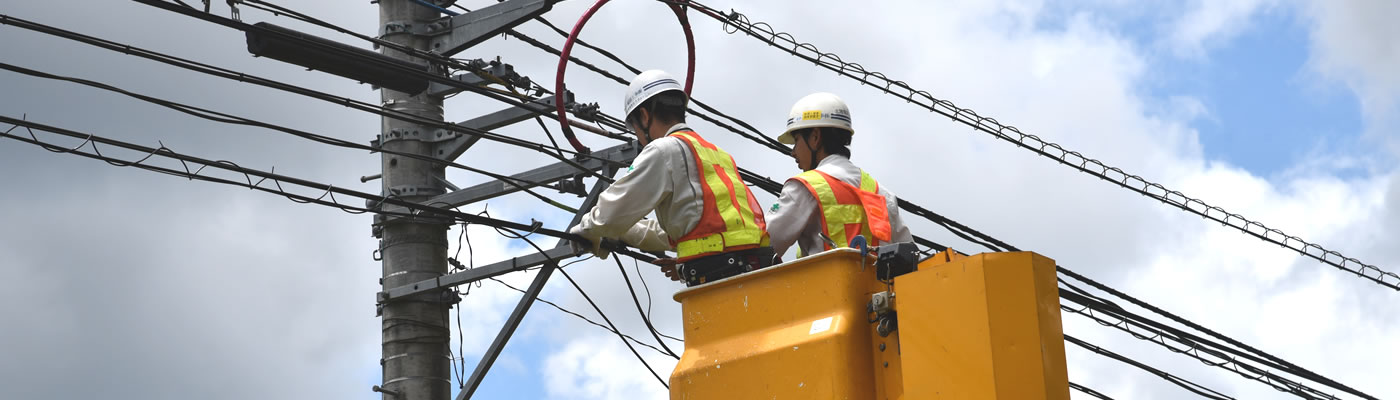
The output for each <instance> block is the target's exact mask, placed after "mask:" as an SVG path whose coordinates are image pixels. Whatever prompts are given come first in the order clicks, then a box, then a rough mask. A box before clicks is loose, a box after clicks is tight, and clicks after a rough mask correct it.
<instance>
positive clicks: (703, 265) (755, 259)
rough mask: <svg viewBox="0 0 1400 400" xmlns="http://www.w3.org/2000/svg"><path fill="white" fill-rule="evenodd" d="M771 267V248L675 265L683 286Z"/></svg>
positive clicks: (761, 248)
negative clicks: (683, 282)
mask: <svg viewBox="0 0 1400 400" xmlns="http://www.w3.org/2000/svg"><path fill="white" fill-rule="evenodd" d="M771 265H773V248H772V247H759V248H754V249H747V250H739V251H733V252H728V253H723V254H717V255H713V256H708V257H701V258H697V259H695V260H691V261H688V262H685V263H682V264H677V265H676V270H677V271H678V272H680V275H681V279H684V280H685V285H686V286H687V287H689V286H696V285H701V284H704V283H706V282H714V281H717V280H720V279H724V278H728V277H731V276H734V275H739V274H742V273H745V272H749V271H753V270H756V269H760V268H767V267H768V266H771Z"/></svg>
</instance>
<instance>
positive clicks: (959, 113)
mask: <svg viewBox="0 0 1400 400" xmlns="http://www.w3.org/2000/svg"><path fill="white" fill-rule="evenodd" d="M686 3H688V4H690V5H691V6H692V8H693V9H695V10H697V11H699V12H700V13H701V14H704V15H706V16H709V17H710V18H713V19H715V20H716V21H719V22H720V23H721V24H723V27H724V28H723V29H725V31H726V32H727V33H735V32H740V31H742V32H744V33H745V34H747V35H748V36H752V37H753V38H755V39H758V40H759V41H762V42H763V43H765V44H767V45H769V46H772V47H774V48H777V49H780V50H783V51H784V52H786V53H788V54H790V55H792V56H794V57H797V58H800V59H802V60H806V61H809V62H812V63H813V64H815V65H817V66H819V67H822V68H826V69H828V70H830V71H833V72H836V73H837V74H838V75H841V76H845V77H848V78H851V79H854V80H856V81H858V82H860V83H861V84H862V85H868V86H870V87H873V88H875V89H876V90H879V91H881V92H884V93H885V94H889V95H892V96H895V97H897V98H900V99H903V100H905V101H907V102H909V103H912V104H915V105H918V106H920V107H922V108H924V109H927V110H929V111H931V112H934V113H937V114H939V115H942V116H944V117H948V118H950V119H952V120H954V121H956V122H958V123H962V124H964V125H967V126H969V127H971V128H973V129H974V130H978V131H981V132H984V133H987V134H989V135H992V136H994V137H996V138H998V139H1001V140H1005V141H1007V142H1010V143H1012V144H1014V145H1016V146H1019V147H1021V148H1024V149H1026V150H1030V151H1031V152H1034V153H1036V154H1038V155H1041V156H1043V157H1046V158H1050V159H1052V160H1055V161H1056V162H1058V163H1060V164H1063V165H1065V166H1068V167H1070V168H1074V169H1076V170H1079V171H1080V172H1084V173H1086V174H1089V175H1091V176H1094V177H1096V178H1100V179H1103V180H1105V181H1108V182H1112V183H1114V184H1115V185H1118V186H1119V187H1121V188H1124V189H1128V190H1130V191H1133V192H1136V193H1139V194H1142V195H1143V196H1146V197H1150V198H1152V199H1154V200H1157V201H1159V202H1161V203H1163V204H1166V205H1169V206H1172V207H1174V208H1177V209H1180V210H1182V211H1185V212H1188V213H1192V214H1195V215H1198V216H1201V217H1203V218H1206V219H1210V220H1213V221H1216V222H1220V223H1222V224H1225V225H1229V226H1231V227H1233V228H1235V229H1237V230H1239V231H1240V232H1242V233H1245V234H1247V235H1250V236H1254V237H1255V238H1258V239H1260V240H1263V241H1266V242H1270V243H1273V244H1277V245H1280V246H1283V247H1287V248H1289V249H1291V250H1293V251H1295V252H1297V253H1298V254H1300V255H1303V256H1306V257H1309V258H1312V259H1315V260H1317V261H1320V262H1322V263H1324V264H1327V265H1331V266H1333V267H1336V268H1337V269H1340V270H1342V271H1347V272H1350V273H1352V274H1354V275H1356V276H1358V277H1361V278H1363V279H1367V280H1370V281H1372V282H1374V283H1376V284H1379V285H1381V286H1384V287H1388V288H1391V289H1394V290H1396V291H1400V274H1396V273H1394V272H1389V271H1385V270H1382V269H1380V268H1378V267H1376V266H1374V265H1371V264H1366V263H1364V262H1361V260H1357V259H1356V258H1353V257H1347V256H1345V255H1342V254H1341V253H1338V252H1336V251H1333V250H1327V249H1326V248H1323V247H1322V246H1320V245H1317V244H1314V243H1310V242H1308V241H1305V240H1303V239H1302V238H1299V237H1297V236H1290V235H1288V234H1285V233H1283V231H1280V230H1278V229H1274V228H1269V227H1267V226H1264V225H1263V224H1261V223H1258V222H1255V221H1252V220H1249V219H1246V218H1244V217H1243V216H1241V215H1239V214H1234V213H1230V212H1228V211H1225V210H1224V209H1222V208H1220V207H1216V206H1211V205H1208V204H1206V203H1205V202H1203V201H1201V200H1199V199H1196V198H1192V197H1188V196H1186V195H1185V194H1184V193H1181V192H1180V191H1175V190H1170V189H1167V188H1166V187H1165V186H1163V185H1161V184H1159V183H1155V182H1151V181H1148V180H1147V179H1145V178H1142V177H1140V176H1137V175H1132V174H1128V173H1127V172H1125V171H1123V170H1122V169H1120V168H1117V167H1111V166H1108V165H1107V164H1104V163H1103V162H1102V161H1099V160H1096V159H1092V158H1089V157H1086V156H1084V155H1083V154H1080V153H1079V152H1075V151H1070V150H1066V149H1065V148H1064V147H1063V146H1061V145H1059V144H1057V143H1052V142H1047V141H1045V140H1043V139H1041V138H1040V137H1038V136H1035V135H1030V134H1026V133H1022V132H1021V131H1020V130H1019V129H1017V128H1016V127H1014V126H1009V125H1005V124H1002V123H1001V122H998V121H997V120H996V119H993V118H990V117H983V116H980V115H978V114H977V112H975V111H973V110H970V109H965V108H959V107H958V106H956V105H954V104H953V103H952V102H950V101H948V100H941V99H938V98H935V97H933V95H931V94H929V93H928V92H926V91H922V90H916V89H914V88H913V87H911V86H910V85H909V84H908V83H905V82H903V81H897V80H892V79H890V78H888V77H887V76H885V74H883V73H880V72H876V71H869V70H867V69H866V68H865V67H864V66H861V65H860V64H856V63H851V62H846V61H843V60H842V59H841V57H840V56H837V55H836V54H833V53H823V52H821V51H820V50H818V49H817V47H816V46H815V45H812V44H810V43H798V42H797V40H796V39H795V38H794V36H793V35H791V34H789V33H786V32H777V31H776V30H774V29H773V26H772V25H769V24H767V23H763V22H757V23H754V22H750V21H749V19H748V17H747V16H745V15H743V14H741V13H739V12H736V11H732V10H731V11H730V13H729V14H728V15H724V13H722V12H720V11H719V10H716V9H714V8H712V7H709V6H706V5H704V4H700V3H697V2H693V1H687V2H686ZM731 27H732V28H733V29H734V30H733V31H729V29H730V28H731ZM808 52H810V53H811V54H806V53H808ZM896 90H899V91H900V93H897V92H896ZM1348 265H1355V266H1357V267H1348ZM1352 268H1355V269H1352Z"/></svg>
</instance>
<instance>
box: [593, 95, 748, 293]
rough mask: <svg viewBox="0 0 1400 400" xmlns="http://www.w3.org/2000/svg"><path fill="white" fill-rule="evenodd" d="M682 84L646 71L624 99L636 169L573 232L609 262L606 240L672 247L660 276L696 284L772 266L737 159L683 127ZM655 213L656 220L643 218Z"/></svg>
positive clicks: (600, 199)
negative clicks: (603, 244) (603, 246)
mask: <svg viewBox="0 0 1400 400" xmlns="http://www.w3.org/2000/svg"><path fill="white" fill-rule="evenodd" d="M687 101H688V99H687V97H686V94H685V91H684V90H683V89H682V88H681V85H680V83H679V82H677V81H676V79H675V78H672V77H671V75H669V74H667V73H665V72H662V71H659V70H651V71H645V72H642V73H641V74H639V75H637V77H636V78H635V79H633V80H632V84H631V85H629V86H628V88H627V93H626V95H625V96H624V98H623V107H624V110H623V111H624V114H625V115H626V116H627V124H628V126H629V127H630V128H631V129H632V131H633V132H634V133H635V134H636V135H637V140H638V141H640V142H641V144H642V146H643V147H642V151H641V153H639V154H638V155H637V158H636V160H634V161H633V162H632V167H631V168H629V170H628V172H627V173H626V174H625V175H623V176H622V177H621V178H618V179H617V181H616V182H613V184H612V185H611V186H609V187H608V189H607V190H605V191H603V193H601V194H599V196H598V203H597V205H596V206H594V207H593V209H592V210H589V211H588V213H587V214H584V216H583V218H582V219H581V220H580V221H579V223H578V225H577V226H575V227H574V228H572V229H570V230H569V232H570V233H575V234H578V235H580V236H583V237H584V238H587V239H588V240H589V241H590V242H592V246H593V252H594V254H596V255H598V256H599V257H603V258H606V257H607V251H606V250H604V249H601V248H600V247H599V242H600V239H602V238H617V239H621V240H622V241H623V242H625V243H627V244H629V245H631V246H634V247H637V248H639V249H641V250H643V251H665V250H674V251H675V252H676V258H675V259H674V260H669V259H668V260H666V261H665V262H666V263H667V265H664V266H663V267H662V270H663V272H665V273H666V275H667V276H668V277H671V279H674V280H684V281H685V282H686V284H687V285H689V286H695V285H698V284H702V283H705V282H709V281H714V280H716V279H721V278H725V277H728V276H732V275H737V274H740V273H743V272H747V271H750V270H754V269H759V268H763V267H767V266H769V265H770V264H771V263H772V258H773V249H772V247H770V246H769V244H768V229H767V226H766V224H765V223H764V219H763V208H762V207H761V206H759V205H758V200H757V199H756V198H755V197H754V195H753V192H750V191H749V189H748V186H746V185H744V181H743V180H741V179H740V178H739V172H738V167H737V166H735V165H734V158H733V157H730V156H729V154H728V153H725V152H724V150H720V148H719V147H717V146H715V145H714V144H711V143H710V142H707V141H705V139H704V138H702V137H700V134H698V133H695V131H693V130H691V129H690V128H689V127H687V126H686V124H685V110H686V103H687ZM653 210H655V211H656V219H650V220H643V219H642V217H645V216H646V215H647V214H649V213H651V212H652V211H653Z"/></svg>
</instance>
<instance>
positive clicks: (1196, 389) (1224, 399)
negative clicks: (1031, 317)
mask: <svg viewBox="0 0 1400 400" xmlns="http://www.w3.org/2000/svg"><path fill="white" fill-rule="evenodd" d="M1065 341H1066V342H1070V343H1073V344H1074V345H1076V346H1079V347H1083V348H1084V349H1085V350H1089V351H1092V352H1094V353H1097V354H1099V355H1101V356H1104V357H1108V358H1111V359H1114V360H1118V361H1119V362H1122V363H1124V364H1128V365H1131V366H1134V367H1137V368H1138V369H1141V370H1143V371H1147V373H1150V374H1152V375H1156V376H1157V377H1158V378H1162V379H1163V380H1165V381H1167V382H1171V383H1172V384H1174V385H1177V386H1180V387H1181V388H1183V389H1186V390H1189V391H1191V393H1195V394H1196V395H1198V396H1201V397H1205V398H1208V399H1215V400H1234V397H1230V396H1227V395H1224V394H1221V393H1220V392H1217V391H1214V390H1211V389H1210V388H1208V387H1205V386H1201V385H1200V384H1197V383H1195V382H1191V381H1189V380H1186V379H1185V378H1181V377H1178V376H1176V375H1172V374H1170V373H1167V372H1165V371H1162V370H1160V369H1157V368H1153V367H1152V366H1150V365H1147V364H1143V363H1142V362H1140V361H1137V360H1134V359H1132V358H1129V357H1127V356H1124V355H1121V354H1118V353H1114V352H1112V351H1109V350H1108V349H1105V348H1102V347H1099V346H1095V345H1093V344H1090V343H1089V342H1085V341H1083V340H1079V339H1078V338H1075V337H1074V336H1070V335H1065Z"/></svg>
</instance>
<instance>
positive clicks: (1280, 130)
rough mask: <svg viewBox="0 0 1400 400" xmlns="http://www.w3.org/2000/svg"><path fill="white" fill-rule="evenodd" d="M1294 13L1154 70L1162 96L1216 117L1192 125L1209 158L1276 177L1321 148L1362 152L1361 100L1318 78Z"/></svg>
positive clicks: (1163, 60) (1154, 89) (1263, 19)
mask: <svg viewBox="0 0 1400 400" xmlns="http://www.w3.org/2000/svg"><path fill="white" fill-rule="evenodd" d="M1290 10H1291V9H1275V10H1271V11H1267V12H1262V13H1259V14H1256V15H1255V16H1254V17H1253V18H1252V19H1251V21H1250V23H1249V24H1248V25H1247V27H1245V28H1244V29H1243V30H1242V31H1241V32H1240V33H1239V35H1238V36H1235V37H1234V38H1233V39H1231V40H1228V41H1226V42H1224V43H1220V44H1219V45H1217V46H1211V47H1209V48H1207V49H1206V50H1205V51H1206V54H1204V56H1202V57H1199V58H1197V57H1174V56H1172V55H1169V54H1164V55H1163V56H1162V57H1160V58H1159V59H1158V62H1156V63H1153V64H1151V65H1150V67H1149V72H1148V74H1150V75H1152V76H1153V77H1154V79H1158V80H1159V81H1158V83H1157V84H1155V85H1151V86H1149V87H1148V88H1147V90H1148V91H1149V92H1150V93H1151V94H1152V95H1153V96H1154V97H1156V98H1158V99H1164V98H1166V97H1167V96H1173V95H1178V96H1179V95H1185V96H1191V97H1194V98H1196V99H1197V100H1200V101H1201V103H1203V105H1204V106H1205V107H1206V109H1208V110H1209V115H1205V116H1203V117H1202V118H1198V119H1196V120H1194V121H1193V122H1192V124H1191V127H1192V128H1195V129H1196V130H1197V131H1198V132H1200V140H1201V146H1202V149H1203V150H1204V152H1205V155H1206V157H1208V158H1210V159H1214V160H1223V161H1227V162H1229V163H1231V164H1234V165H1236V166H1239V167H1241V168H1244V169H1245V170H1248V171H1250V172H1252V173H1254V174H1256V175H1259V176H1265V177H1268V176H1273V175H1275V174H1276V173H1278V172H1280V171H1282V170H1285V169H1287V168H1288V167H1289V166H1290V165H1292V164H1294V163H1296V162H1298V161H1299V160H1300V159H1301V158H1302V157H1303V156H1305V155H1306V153H1308V152H1309V151H1311V150H1313V149H1314V148H1317V147H1319V146H1320V147H1321V148H1322V149H1325V150H1330V151H1342V152H1348V153H1350V152H1355V151H1358V150H1361V149H1360V148H1359V147H1358V146H1357V143H1358V139H1359V137H1360V132H1362V129H1361V128H1362V121H1361V109H1360V106H1359V104H1358V103H1357V101H1356V98H1355V97H1354V96H1353V95H1352V94H1351V93H1349V92H1348V91H1347V90H1346V88H1345V87H1344V86H1341V85H1326V86H1323V85H1318V84H1317V83H1316V82H1317V81H1316V80H1315V79H1312V76H1311V75H1310V72H1309V71H1308V70H1307V62H1308V57H1309V56H1308V37H1307V35H1308V32H1307V30H1306V27H1304V26H1303V25H1301V23H1300V22H1299V20H1298V17H1297V16H1295V15H1293V13H1292V12H1291V11H1290ZM1130 36H1132V37H1141V36H1139V35H1130ZM1141 44H1142V45H1143V46H1148V47H1149V48H1150V46H1152V45H1154V43H1141Z"/></svg>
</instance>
